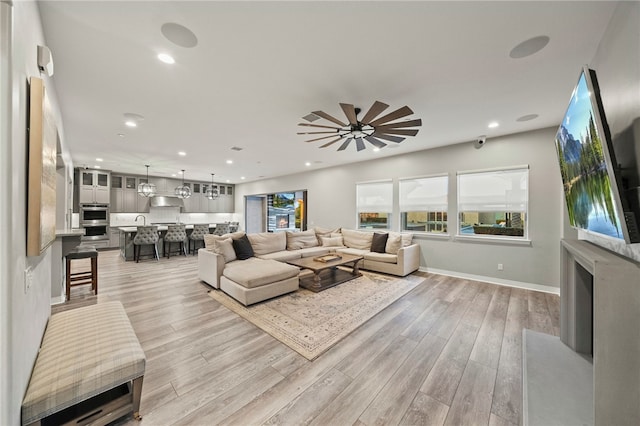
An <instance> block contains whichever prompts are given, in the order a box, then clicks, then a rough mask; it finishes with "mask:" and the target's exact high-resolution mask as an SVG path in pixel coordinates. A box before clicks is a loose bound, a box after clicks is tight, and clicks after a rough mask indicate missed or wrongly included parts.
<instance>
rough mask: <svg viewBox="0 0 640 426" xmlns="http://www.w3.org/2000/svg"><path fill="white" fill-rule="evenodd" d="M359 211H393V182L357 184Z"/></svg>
mask: <svg viewBox="0 0 640 426" xmlns="http://www.w3.org/2000/svg"><path fill="white" fill-rule="evenodd" d="M356 193H357V197H358V206H357V209H358V213H372V212H376V213H391V212H392V210H393V183H392V182H391V181H388V182H373V183H359V184H357V185H356Z"/></svg>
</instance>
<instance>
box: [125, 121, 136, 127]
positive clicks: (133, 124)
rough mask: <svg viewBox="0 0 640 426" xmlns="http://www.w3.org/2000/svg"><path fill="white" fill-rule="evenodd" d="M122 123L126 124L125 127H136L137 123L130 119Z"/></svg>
mask: <svg viewBox="0 0 640 426" xmlns="http://www.w3.org/2000/svg"><path fill="white" fill-rule="evenodd" d="M124 125H125V126H127V127H138V123H136V122H135V121H131V120H128V121H125V122H124Z"/></svg>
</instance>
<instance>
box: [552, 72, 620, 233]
mask: <svg viewBox="0 0 640 426" xmlns="http://www.w3.org/2000/svg"><path fill="white" fill-rule="evenodd" d="M556 149H557V151H558V161H559V163H560V173H561V175H562V182H563V183H564V193H565V197H566V200H567V210H568V211H569V220H570V222H571V225H573V226H575V227H578V228H582V229H587V230H589V231H593V232H597V233H600V234H604V235H608V236H611V237H615V238H624V236H623V234H622V229H621V227H620V221H619V219H618V218H619V216H618V214H617V212H616V208H615V205H614V198H613V193H612V191H611V180H610V179H609V175H608V174H607V167H606V163H605V158H604V145H603V142H602V140H601V139H600V135H599V133H598V130H597V128H596V126H595V122H594V111H593V109H592V106H591V100H590V99H589V90H588V88H587V84H586V81H585V78H584V75H583V76H581V78H580V81H579V82H578V86H577V87H576V90H575V92H574V94H573V96H572V98H571V103H570V105H569V108H568V110H567V114H566V115H565V118H564V121H563V122H562V125H561V126H560V129H559V130H558V133H557V134H556Z"/></svg>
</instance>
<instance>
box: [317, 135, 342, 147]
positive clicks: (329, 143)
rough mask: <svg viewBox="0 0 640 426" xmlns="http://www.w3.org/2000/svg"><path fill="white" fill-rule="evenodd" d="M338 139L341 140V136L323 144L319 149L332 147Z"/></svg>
mask: <svg viewBox="0 0 640 426" xmlns="http://www.w3.org/2000/svg"><path fill="white" fill-rule="evenodd" d="M340 139H342V136H340V137H337V138H335V139H334V140H332V141H329V142H327V143H325V144H324V145H320V148H326V147H328V146H329V145H333V144H334V143H336V142H338V141H339V140H340Z"/></svg>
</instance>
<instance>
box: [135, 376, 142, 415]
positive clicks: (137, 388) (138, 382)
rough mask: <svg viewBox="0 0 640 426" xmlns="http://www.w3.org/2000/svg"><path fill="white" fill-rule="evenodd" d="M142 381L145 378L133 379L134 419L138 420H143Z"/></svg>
mask: <svg viewBox="0 0 640 426" xmlns="http://www.w3.org/2000/svg"><path fill="white" fill-rule="evenodd" d="M142 379H144V376H140V377H138V378H137V379H133V418H134V419H136V420H142V416H141V415H140V396H141V395H142Z"/></svg>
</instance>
